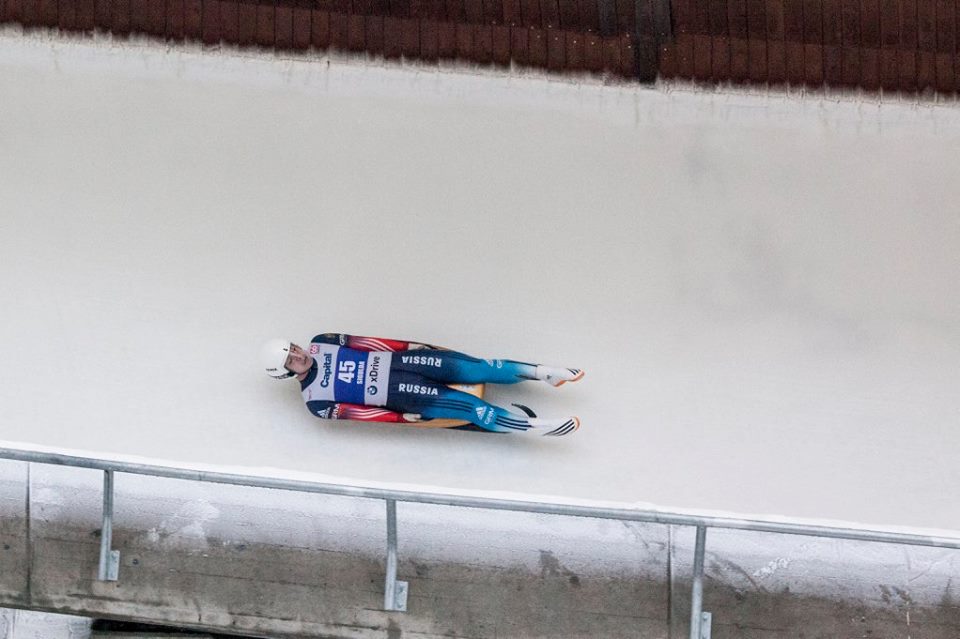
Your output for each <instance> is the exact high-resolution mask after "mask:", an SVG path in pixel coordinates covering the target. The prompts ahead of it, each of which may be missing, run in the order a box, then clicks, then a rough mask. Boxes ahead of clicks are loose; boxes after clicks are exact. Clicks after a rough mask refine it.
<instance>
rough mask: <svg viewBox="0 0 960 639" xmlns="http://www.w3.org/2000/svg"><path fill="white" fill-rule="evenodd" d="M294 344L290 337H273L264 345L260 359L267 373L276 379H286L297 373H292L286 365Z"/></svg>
mask: <svg viewBox="0 0 960 639" xmlns="http://www.w3.org/2000/svg"><path fill="white" fill-rule="evenodd" d="M292 345H293V342H291V341H290V340H288V339H272V340H270V341H269V342H267V343H266V344H264V345H263V348H262V349H261V350H260V361H261V363H262V364H263V367H264V368H265V369H266V371H267V375H269V376H270V377H275V378H276V379H286V378H288V377H293V376H294V375H295V374H296V373H291V372H290V371H289V370H288V369H287V367H286V366H285V364H286V363H287V356H288V355H290V347H291V346H292Z"/></svg>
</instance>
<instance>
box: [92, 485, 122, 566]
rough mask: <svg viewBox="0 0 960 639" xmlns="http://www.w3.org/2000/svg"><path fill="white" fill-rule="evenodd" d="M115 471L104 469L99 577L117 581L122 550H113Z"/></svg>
mask: <svg viewBox="0 0 960 639" xmlns="http://www.w3.org/2000/svg"><path fill="white" fill-rule="evenodd" d="M112 544H113V471H112V470H105V471H103V527H102V528H101V529H100V567H99V570H98V571H97V579H99V580H100V581H116V580H117V579H118V577H119V574H120V551H119V550H113V549H111V548H110V546H111V545H112Z"/></svg>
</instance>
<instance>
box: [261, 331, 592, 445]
mask: <svg viewBox="0 0 960 639" xmlns="http://www.w3.org/2000/svg"><path fill="white" fill-rule="evenodd" d="M262 356H263V365H264V368H265V369H266V372H267V374H268V375H270V376H271V377H274V378H277V379H286V378H291V377H296V378H297V380H299V382H300V390H301V393H302V395H303V401H304V402H305V403H306V405H307V409H308V410H309V411H310V412H311V413H313V414H314V415H316V416H317V417H321V418H325V419H352V420H360V421H375V422H392V423H400V424H415V423H425V422H429V421H430V420H434V419H444V420H447V419H448V420H457V421H460V422H468V423H469V424H472V425H473V426H475V427H477V428H479V429H482V430H485V431H490V432H495V433H532V434H537V435H552V436H557V435H566V434H569V433H572V432H573V431H575V430H577V428H579V427H580V420H579V419H578V418H576V417H568V418H564V419H540V418H537V417H531V416H528V415H523V414H519V413H515V412H512V411H509V410H507V409H505V408H501V407H500V406H495V405H493V404H490V403H489V402H485V401H484V400H482V399H480V398H478V397H476V396H474V395H471V394H470V393H467V392H463V391H461V390H457V389H454V388H450V387H449V386H448V384H487V383H490V384H516V383H517V382H522V381H527V380H540V381H544V382H546V383H548V384H551V385H552V386H561V385H562V384H564V383H566V382H575V381H578V380H579V379H580V378H582V377H583V371H582V370H580V369H577V368H556V367H552V366H543V365H539V364H526V363H523V362H516V361H513V360H507V359H479V358H476V357H471V356H470V355H465V354H463V353H458V352H456V351H451V350H447V349H443V348H438V347H436V346H431V345H429V344H422V343H419V342H409V341H404V340H394V339H383V338H379V337H361V336H357V335H346V334H343V333H324V334H322V335H317V336H316V337H314V338H313V339H312V340H311V341H310V345H309V347H308V348H307V349H303V348H301V347H300V346H298V345H296V344H294V343H293V342H291V341H290V340H286V339H273V340H270V341H269V342H267V343H266V344H265V345H264V347H263V353H262Z"/></svg>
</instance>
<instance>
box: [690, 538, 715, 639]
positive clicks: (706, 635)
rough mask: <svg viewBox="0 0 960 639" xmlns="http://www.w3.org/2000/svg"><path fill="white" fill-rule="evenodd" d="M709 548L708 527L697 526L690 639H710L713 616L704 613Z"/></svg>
mask: <svg viewBox="0 0 960 639" xmlns="http://www.w3.org/2000/svg"><path fill="white" fill-rule="evenodd" d="M706 546H707V527H706V526H697V545H696V548H695V549H694V551H693V596H692V598H691V603H690V639H710V634H711V632H710V630H711V628H710V626H711V615H710V613H709V612H703V556H704V554H705V552H706Z"/></svg>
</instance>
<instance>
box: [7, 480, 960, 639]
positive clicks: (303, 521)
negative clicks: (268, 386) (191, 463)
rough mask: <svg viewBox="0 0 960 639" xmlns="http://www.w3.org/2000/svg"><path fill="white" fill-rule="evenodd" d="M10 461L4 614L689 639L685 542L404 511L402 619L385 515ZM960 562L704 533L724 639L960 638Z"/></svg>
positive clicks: (378, 631) (483, 637) (406, 507)
mask: <svg viewBox="0 0 960 639" xmlns="http://www.w3.org/2000/svg"><path fill="white" fill-rule="evenodd" d="M101 477H102V475H101V473H99V472H97V471H89V470H82V469H70V468H61V467H51V466H42V465H29V466H28V465H27V464H23V463H19V462H0V606H5V607H20V608H30V609H36V610H48V611H52V612H60V613H65V614H78V615H87V616H98V617H105V618H117V619H129V620H138V621H144V622H149V623H160V624H164V623H165V624H171V625H178V626H183V627H192V628H197V629H205V630H210V631H216V632H227V633H229V632H234V633H238V634H248V635H256V636H270V637H277V638H285V637H291V638H292V637H338V638H341V637H342V638H347V637H349V638H351V639H367V638H374V637H377V638H380V637H387V638H389V639H400V638H402V637H416V638H417V639H440V638H441V637H443V638H449V637H458V638H469V639H488V638H494V637H497V638H503V637H509V638H527V637H531V638H532V637H551V638H558V637H584V638H586V637H591V638H592V637H605V638H618V637H643V638H665V639H666V638H680V637H686V634H687V632H688V631H687V625H688V622H689V600H690V595H689V590H690V573H691V566H692V555H693V531H692V530H690V529H686V528H676V527H669V526H658V525H646V524H635V523H626V522H612V521H601V520H589V519H575V518H563V517H554V516H547V515H531V514H526V513H491V512H485V511H474V510H469V509H455V508H446V507H439V506H425V505H415V504H398V517H399V554H400V565H399V575H398V577H399V578H400V579H403V580H406V581H408V582H409V583H410V598H409V604H408V611H407V612H405V613H389V612H384V611H383V610H382V605H383V580H384V563H385V559H384V558H385V524H384V520H385V513H384V506H383V503H382V502H378V501H371V500H361V499H349V498H341V497H328V496H322V495H304V494H297V493H289V492H282V491H270V490H263V489H253V488H240V487H226V486H211V485H202V484H196V483H191V482H181V481H176V480H164V479H155V478H147V477H136V476H129V475H118V476H117V482H116V489H117V493H116V505H115V520H114V543H113V547H114V548H115V549H118V550H120V552H121V568H120V579H119V581H118V582H115V583H111V582H98V581H97V580H96V573H97V560H98V553H99V543H100V540H99V531H100V525H101V522H100V516H101V511H100V509H101V493H100V488H101ZM958 574H960V551H953V550H941V549H932V548H930V549H928V548H907V547H900V546H892V545H888V544H867V543H860V542H844V541H835V540H820V539H813V538H800V537H791V536H783V535H770V534H760V533H744V532H738V531H711V532H710V536H709V538H708V546H707V563H706V580H705V606H704V607H705V609H706V610H709V611H711V612H712V613H713V615H714V617H713V619H714V624H713V636H714V637H719V638H722V637H738V638H744V639H773V638H779V637H797V636H804V637H854V636H858V637H859V636H883V637H907V636H913V637H917V636H922V637H925V638H928V639H948V638H949V639H955V638H956V637H957V636H958V635H960V592H958V590H957V588H958V586H957V584H956V583H955V582H956V579H955V578H956V576H957V575H958Z"/></svg>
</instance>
